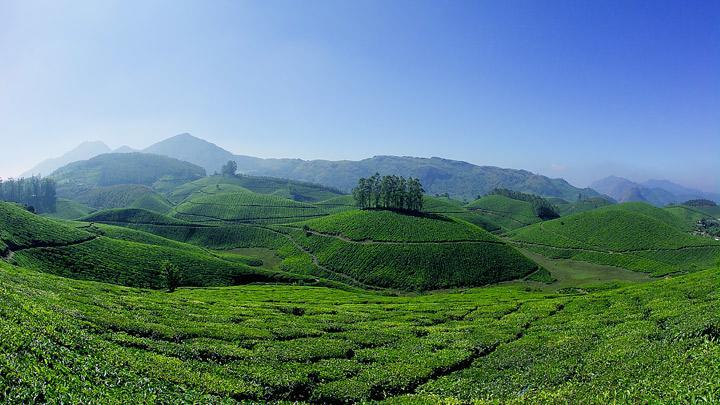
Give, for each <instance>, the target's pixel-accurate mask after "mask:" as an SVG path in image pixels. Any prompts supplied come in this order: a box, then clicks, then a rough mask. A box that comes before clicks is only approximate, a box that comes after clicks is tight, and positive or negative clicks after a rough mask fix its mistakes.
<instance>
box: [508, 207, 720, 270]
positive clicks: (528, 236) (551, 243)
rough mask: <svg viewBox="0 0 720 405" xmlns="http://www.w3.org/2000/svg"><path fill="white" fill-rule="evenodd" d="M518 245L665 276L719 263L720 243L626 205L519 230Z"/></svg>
mask: <svg viewBox="0 0 720 405" xmlns="http://www.w3.org/2000/svg"><path fill="white" fill-rule="evenodd" d="M510 237H511V239H512V240H513V242H514V243H517V244H518V245H520V246H523V247H526V248H528V249H530V250H532V251H535V252H537V253H541V254H544V255H547V256H549V257H557V258H573V259H575V260H581V261H588V262H594V263H600V264H606V265H613V266H618V267H622V268H626V269H630V270H636V271H643V272H649V273H653V274H655V275H663V274H668V273H675V272H687V271H695V270H698V269H703V268H708V267H711V266H715V265H717V264H718V261H720V243H717V242H714V241H712V240H711V239H709V238H702V237H696V236H692V235H690V234H689V233H687V232H686V229H685V222H684V221H683V220H682V219H680V218H678V217H677V216H675V215H673V214H672V213H670V212H668V211H665V210H662V209H659V208H654V207H652V206H649V205H647V204H641V203H626V204H619V205H613V206H609V207H605V208H599V209H596V210H592V211H588V212H584V213H580V214H575V215H570V216H567V217H562V218H559V219H555V220H552V221H547V222H543V223H539V224H534V225H532V226H529V227H526V228H522V229H517V230H515V231H513V232H511V233H510Z"/></svg>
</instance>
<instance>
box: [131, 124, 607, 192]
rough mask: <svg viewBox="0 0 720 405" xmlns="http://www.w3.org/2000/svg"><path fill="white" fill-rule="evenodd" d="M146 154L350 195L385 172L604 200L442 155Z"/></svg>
mask: <svg viewBox="0 0 720 405" xmlns="http://www.w3.org/2000/svg"><path fill="white" fill-rule="evenodd" d="M144 152H148V153H156V154H161V155H165V156H170V157H174V158H177V159H182V160H186V161H188V162H192V163H195V164H197V165H199V166H202V167H204V168H205V169H206V170H207V171H208V172H209V173H213V172H216V171H219V170H220V166H221V165H222V164H223V163H225V162H227V161H228V160H234V161H236V162H237V164H238V171H239V172H240V173H244V174H248V175H253V176H269V177H276V178H287V179H293V180H300V181H305V182H310V183H316V184H323V185H326V186H330V187H333V188H337V189H339V190H341V191H343V192H349V191H350V190H351V189H352V188H353V187H354V186H355V185H356V184H357V180H358V178H360V177H369V176H371V175H373V174H374V173H375V172H379V173H380V174H390V173H392V174H396V175H400V176H404V177H415V178H419V179H420V181H421V182H422V184H423V186H424V187H425V189H426V191H427V192H428V193H430V194H444V193H449V194H450V195H451V196H453V197H458V198H464V199H473V198H475V197H476V196H477V195H484V194H487V193H488V192H490V191H491V190H493V189H495V188H498V187H503V188H508V189H512V190H516V191H523V192H528V193H533V194H537V195H541V196H548V197H561V198H564V199H567V200H575V199H577V196H578V195H579V194H582V195H583V196H586V197H593V196H599V194H598V193H597V192H595V191H594V190H591V189H579V188H576V187H573V186H572V185H570V184H569V183H568V182H566V181H565V180H563V179H550V178H548V177H545V176H541V175H537V174H533V173H531V172H528V171H525V170H513V169H501V168H498V167H492V166H476V165H473V164H471V163H467V162H461V161H455V160H448V159H442V158H437V157H433V158H417V157H400V156H375V157H372V158H369V159H364V160H360V161H348V160H344V161H329V160H312V161H306V160H301V159H261V158H256V157H251V156H243V155H233V154H232V153H230V152H228V151H226V150H224V149H222V148H220V147H219V146H217V145H215V144H212V143H210V142H207V141H204V140H202V139H199V138H196V137H193V136H192V135H189V134H181V135H177V136H175V137H172V138H170V139H167V140H165V141H162V142H159V143H157V144H155V145H153V146H150V147H149V148H147V149H145V150H144Z"/></svg>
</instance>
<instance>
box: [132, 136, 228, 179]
mask: <svg viewBox="0 0 720 405" xmlns="http://www.w3.org/2000/svg"><path fill="white" fill-rule="evenodd" d="M142 152H143V153H152V154H156V155H163V156H169V157H173V158H175V159H180V160H184V161H186V162H190V163H194V164H196V165H198V166H200V167H203V168H205V170H206V171H207V172H208V173H213V172H216V171H217V172H219V171H220V167H221V166H222V165H223V164H225V163H227V161H228V160H233V159H235V156H233V154H232V153H230V152H228V151H226V150H225V149H223V148H221V147H219V146H217V145H215V144H214V143H210V142H208V141H205V140H203V139H200V138H196V137H194V136H192V135H190V134H187V133H185V134H180V135H176V136H173V137H172V138H168V139H166V140H164V141H160V142H158V143H156V144H154V145H152V146H150V147H148V148H145V149H143V151H142Z"/></svg>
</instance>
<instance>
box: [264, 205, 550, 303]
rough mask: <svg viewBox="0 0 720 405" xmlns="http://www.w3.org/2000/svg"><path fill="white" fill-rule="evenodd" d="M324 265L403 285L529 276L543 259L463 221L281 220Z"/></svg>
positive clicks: (373, 214)
mask: <svg viewBox="0 0 720 405" xmlns="http://www.w3.org/2000/svg"><path fill="white" fill-rule="evenodd" d="M278 229H279V230H281V231H282V232H285V233H287V234H288V235H289V236H290V237H291V238H293V239H294V240H295V241H296V242H297V243H298V244H299V245H301V246H302V247H303V249H304V250H306V251H308V252H310V253H311V254H312V255H313V257H314V258H315V259H316V260H317V263H318V264H319V265H320V270H321V273H320V274H324V273H323V271H324V272H327V273H341V274H343V275H345V276H349V277H350V278H352V279H354V280H357V281H358V282H360V283H362V284H366V285H370V286H377V287H385V288H395V289H402V290H431V289H440V288H453V287H466V286H478V285H484V284H489V283H495V282H499V281H504V280H511V279H516V278H521V277H524V276H527V275H529V274H531V273H532V272H534V271H535V270H537V268H538V267H537V265H536V264H535V263H533V262H532V261H530V260H529V259H526V258H525V257H524V256H522V255H521V254H520V253H518V252H517V251H515V249H513V248H512V247H510V246H508V245H507V244H505V243H504V242H502V241H501V240H499V239H498V238H496V237H495V236H493V235H491V234H490V233H488V232H486V231H484V230H483V229H481V228H479V227H476V226H474V225H472V224H469V223H467V222H464V221H460V220H457V219H452V218H448V217H443V216H437V215H433V216H412V215H406V214H400V213H396V212H391V211H375V210H368V211H365V210H364V211H359V210H354V211H348V212H344V213H339V214H333V215H330V216H327V217H324V218H319V219H314V220H310V221H306V222H302V223H299V224H296V225H294V227H292V228H290V227H280V228H278Z"/></svg>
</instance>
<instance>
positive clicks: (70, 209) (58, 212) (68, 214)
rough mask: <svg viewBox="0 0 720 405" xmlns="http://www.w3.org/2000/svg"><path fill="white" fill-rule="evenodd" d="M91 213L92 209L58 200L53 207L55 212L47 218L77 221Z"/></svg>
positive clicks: (68, 201) (66, 200) (63, 199)
mask: <svg viewBox="0 0 720 405" xmlns="http://www.w3.org/2000/svg"><path fill="white" fill-rule="evenodd" d="M91 212H93V209H92V208H90V207H88V206H86V205H84V204H81V203H79V202H77V201H73V200H68V199H65V198H58V199H57V203H56V205H55V212H52V213H48V214H47V216H49V217H51V218H56V219H78V218H82V217H84V216H86V215H88V214H90V213H91Z"/></svg>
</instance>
